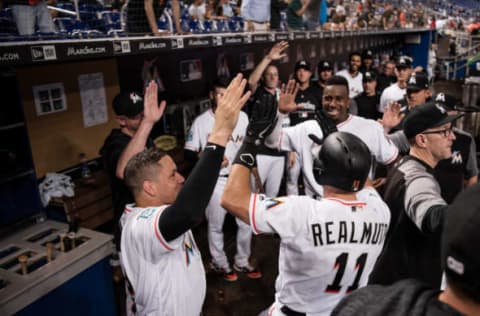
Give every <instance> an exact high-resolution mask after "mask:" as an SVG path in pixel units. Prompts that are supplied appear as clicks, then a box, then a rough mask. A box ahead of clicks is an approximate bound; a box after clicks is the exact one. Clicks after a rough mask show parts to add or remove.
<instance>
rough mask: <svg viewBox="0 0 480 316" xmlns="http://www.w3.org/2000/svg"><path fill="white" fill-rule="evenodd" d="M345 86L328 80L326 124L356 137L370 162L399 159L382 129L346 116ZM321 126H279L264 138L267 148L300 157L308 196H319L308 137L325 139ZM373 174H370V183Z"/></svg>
mask: <svg viewBox="0 0 480 316" xmlns="http://www.w3.org/2000/svg"><path fill="white" fill-rule="evenodd" d="M348 91H349V90H348V82H347V80H346V79H345V78H344V77H340V76H333V77H332V78H330V79H328V80H327V86H326V87H325V90H324V91H323V111H324V113H325V114H326V117H327V120H330V121H333V124H335V125H336V128H337V129H338V130H339V131H343V132H349V133H352V134H354V135H356V136H358V137H359V138H360V139H361V140H362V141H363V142H364V143H365V144H367V146H368V148H369V150H370V152H371V154H372V161H376V162H378V163H381V164H384V165H389V164H391V163H393V162H394V161H395V160H396V159H397V156H398V150H397V147H395V145H394V144H393V143H392V142H390V141H389V140H388V138H387V137H386V136H385V133H384V131H383V127H382V126H381V125H380V124H379V123H377V122H376V121H373V120H368V119H365V118H362V117H359V116H355V115H351V114H349V113H348V110H349V106H350V99H349V97H348ZM283 104H284V102H282V103H279V111H280V112H281V113H288V112H289V111H292V110H294V109H295V106H296V105H295V103H294V102H285V104H286V106H284V105H283ZM324 124H325V123H324V122H320V123H319V122H317V121H316V120H309V121H306V122H303V123H301V124H298V125H296V126H292V127H287V128H283V129H281V128H279V126H278V124H277V125H276V128H275V130H274V132H273V133H272V134H271V135H269V137H268V138H267V143H266V144H267V145H268V146H270V147H275V146H276V147H278V148H280V149H282V150H293V151H295V152H296V153H298V155H299V156H300V160H301V162H302V167H303V173H304V175H305V179H306V183H307V184H306V186H305V191H306V193H307V195H309V196H322V187H321V186H320V185H318V183H316V182H315V180H314V176H313V173H312V165H313V161H312V155H311V154H310V151H311V148H312V145H313V141H312V140H311V139H310V138H308V135H309V134H313V135H316V136H317V137H318V138H320V139H321V138H322V137H324V132H323V128H324ZM373 175H374V170H373V168H372V170H371V172H370V178H371V179H373Z"/></svg>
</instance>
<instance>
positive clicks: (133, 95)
mask: <svg viewBox="0 0 480 316" xmlns="http://www.w3.org/2000/svg"><path fill="white" fill-rule="evenodd" d="M130 100H132V102H133V103H137V102H141V101H142V97H141V96H139V95H138V94H136V93H135V92H132V93H130Z"/></svg>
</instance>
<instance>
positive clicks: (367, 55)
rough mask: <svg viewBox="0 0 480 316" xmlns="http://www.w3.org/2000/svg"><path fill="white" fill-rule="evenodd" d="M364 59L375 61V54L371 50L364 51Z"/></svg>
mask: <svg viewBox="0 0 480 316" xmlns="http://www.w3.org/2000/svg"><path fill="white" fill-rule="evenodd" d="M362 59H373V52H372V51H371V50H370V49H367V50H364V51H363V53H362Z"/></svg>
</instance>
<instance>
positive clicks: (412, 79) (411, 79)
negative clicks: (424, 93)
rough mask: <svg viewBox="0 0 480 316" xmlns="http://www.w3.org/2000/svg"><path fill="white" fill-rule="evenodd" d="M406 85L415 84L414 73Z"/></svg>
mask: <svg viewBox="0 0 480 316" xmlns="http://www.w3.org/2000/svg"><path fill="white" fill-rule="evenodd" d="M408 84H417V78H416V77H415V73H413V74H412V75H411V76H410V79H409V80H408Z"/></svg>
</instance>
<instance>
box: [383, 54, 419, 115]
mask: <svg viewBox="0 0 480 316" xmlns="http://www.w3.org/2000/svg"><path fill="white" fill-rule="evenodd" d="M412 62H413V60H412V58H411V57H409V56H400V57H399V58H398V61H397V64H396V67H395V75H396V76H397V82H396V83H394V84H392V85H391V86H389V87H388V88H386V89H385V90H384V91H383V93H382V96H381V97H380V105H379V108H378V110H379V111H380V112H382V113H383V112H384V110H385V107H387V106H388V105H389V104H390V103H391V102H392V101H398V100H401V99H402V98H403V97H404V96H405V93H406V92H407V80H408V78H409V77H410V75H411V74H412V72H413V68H412Z"/></svg>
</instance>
